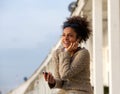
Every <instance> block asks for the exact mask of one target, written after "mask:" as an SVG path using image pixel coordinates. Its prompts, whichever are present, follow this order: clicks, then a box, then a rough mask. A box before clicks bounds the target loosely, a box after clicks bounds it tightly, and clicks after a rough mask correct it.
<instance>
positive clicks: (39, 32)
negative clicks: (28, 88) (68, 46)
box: [0, 0, 75, 94]
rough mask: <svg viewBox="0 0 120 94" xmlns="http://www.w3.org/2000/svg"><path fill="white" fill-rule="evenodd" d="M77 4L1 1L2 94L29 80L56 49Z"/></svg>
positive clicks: (55, 0) (68, 0) (56, 0)
mask: <svg viewBox="0 0 120 94" xmlns="http://www.w3.org/2000/svg"><path fill="white" fill-rule="evenodd" d="M73 1H75V0H0V91H1V92H2V94H6V93H7V92H8V91H10V90H11V89H13V88H16V87H17V86H19V85H20V84H21V83H23V82H24V77H27V78H29V77H30V76H31V75H32V74H33V73H34V71H35V70H36V69H37V68H38V67H39V66H40V64H41V63H42V61H44V59H45V58H46V57H47V54H48V53H49V52H50V50H51V48H52V47H54V46H55V45H56V43H57V42H58V40H59V39H60V36H61V34H62V28H61V26H62V23H63V22H64V21H65V19H66V18H67V17H69V16H70V12H69V11H68V5H69V4H70V3H71V2H73Z"/></svg>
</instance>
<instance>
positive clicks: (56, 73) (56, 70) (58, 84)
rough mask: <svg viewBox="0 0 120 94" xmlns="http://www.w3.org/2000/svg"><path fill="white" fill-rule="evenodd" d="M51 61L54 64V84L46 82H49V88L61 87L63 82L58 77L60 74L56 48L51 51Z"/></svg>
mask: <svg viewBox="0 0 120 94" xmlns="http://www.w3.org/2000/svg"><path fill="white" fill-rule="evenodd" d="M52 63H53V65H54V78H55V81H56V83H55V84H54V85H52V84H49V83H48V84H49V87H50V88H61V87H62V84H63V81H62V80H61V79H60V74H59V57H58V50H56V51H55V52H54V53H53V56H52Z"/></svg>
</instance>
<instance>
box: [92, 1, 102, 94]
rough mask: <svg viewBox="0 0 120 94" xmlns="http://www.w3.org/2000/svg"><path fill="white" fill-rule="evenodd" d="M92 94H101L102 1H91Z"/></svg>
mask: <svg viewBox="0 0 120 94" xmlns="http://www.w3.org/2000/svg"><path fill="white" fill-rule="evenodd" d="M92 10H93V16H92V19H93V24H92V26H93V63H94V64H93V65H94V94H103V64H102V63H103V59H102V0H93V2H92Z"/></svg>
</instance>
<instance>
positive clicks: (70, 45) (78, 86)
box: [44, 16, 93, 94]
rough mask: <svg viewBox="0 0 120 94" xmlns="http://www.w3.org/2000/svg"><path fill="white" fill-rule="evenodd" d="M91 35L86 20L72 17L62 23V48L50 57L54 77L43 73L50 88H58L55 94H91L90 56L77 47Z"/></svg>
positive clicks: (85, 50) (84, 49) (84, 50)
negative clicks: (53, 67) (53, 68)
mask: <svg viewBox="0 0 120 94" xmlns="http://www.w3.org/2000/svg"><path fill="white" fill-rule="evenodd" d="M90 35H91V30H90V29H89V22H88V21H87V19H86V18H84V17H80V16H73V17H69V18H67V20H66V21H65V22H64V23H63V34H62V38H61V40H62V46H63V48H61V49H57V50H56V51H55V53H54V55H53V56H52V57H53V58H52V63H54V65H55V74H54V76H53V75H52V74H51V73H50V72H49V73H47V74H45V73H44V78H45V80H46V81H47V82H48V84H49V87H50V88H59V89H60V91H59V92H58V93H57V94H93V91H92V87H91V84H90V55H89V52H88V50H87V49H86V48H84V47H83V48H82V47H80V46H79V44H81V43H82V42H86V41H87V39H89V37H90Z"/></svg>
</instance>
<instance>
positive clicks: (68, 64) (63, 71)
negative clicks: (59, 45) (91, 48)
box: [60, 49, 90, 80]
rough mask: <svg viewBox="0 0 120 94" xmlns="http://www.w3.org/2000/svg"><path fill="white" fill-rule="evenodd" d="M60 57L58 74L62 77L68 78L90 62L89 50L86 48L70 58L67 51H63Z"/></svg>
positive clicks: (86, 66)
mask: <svg viewBox="0 0 120 94" xmlns="http://www.w3.org/2000/svg"><path fill="white" fill-rule="evenodd" d="M61 55H62V57H61V59H62V60H61V61H62V62H61V67H60V76H61V78H62V79H63V80H64V79H69V78H71V77H73V76H75V75H76V74H78V73H79V72H81V71H82V70H83V69H84V68H88V66H89V62H90V56H89V52H88V50H86V49H83V50H81V51H79V52H78V53H77V54H76V55H75V56H74V57H73V60H71V57H70V55H69V53H68V52H63V53H62V54H61Z"/></svg>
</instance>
